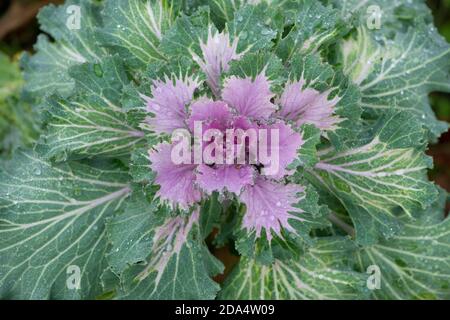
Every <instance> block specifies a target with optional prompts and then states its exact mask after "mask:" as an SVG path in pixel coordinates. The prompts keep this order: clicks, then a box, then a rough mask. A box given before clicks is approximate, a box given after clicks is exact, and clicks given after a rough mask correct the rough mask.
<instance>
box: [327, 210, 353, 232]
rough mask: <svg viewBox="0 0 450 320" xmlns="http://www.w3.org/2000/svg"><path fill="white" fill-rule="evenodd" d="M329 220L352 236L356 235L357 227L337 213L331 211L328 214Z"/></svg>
mask: <svg viewBox="0 0 450 320" xmlns="http://www.w3.org/2000/svg"><path fill="white" fill-rule="evenodd" d="M328 220H330V221H331V222H332V223H334V224H335V225H337V226H338V227H339V228H341V229H342V230H344V231H345V232H347V233H348V234H349V235H350V236H351V237H352V238H354V237H355V229H354V228H353V227H352V226H351V225H349V224H348V223H346V222H345V221H343V220H342V219H341V218H339V217H338V216H337V215H336V214H335V213H333V212H331V213H330V214H329V216H328Z"/></svg>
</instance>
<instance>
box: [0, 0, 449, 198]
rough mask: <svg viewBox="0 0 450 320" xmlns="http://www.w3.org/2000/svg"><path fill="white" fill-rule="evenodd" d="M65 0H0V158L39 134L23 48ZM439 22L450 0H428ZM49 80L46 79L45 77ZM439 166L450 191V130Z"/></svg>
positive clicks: (435, 149)
mask: <svg viewBox="0 0 450 320" xmlns="http://www.w3.org/2000/svg"><path fill="white" fill-rule="evenodd" d="M61 2H62V0H0V159H1V158H2V157H3V158H4V157H6V156H7V155H8V154H10V153H11V152H12V149H13V148H15V147H16V146H21V145H29V144H31V142H32V141H33V140H34V139H35V138H36V137H37V136H38V134H39V133H38V132H39V129H38V128H39V126H38V123H39V121H38V119H39V112H38V111H37V110H38V109H39V108H37V107H33V110H34V111H33V110H32V108H31V106H30V103H27V101H28V100H27V97H24V96H21V95H22V92H21V85H22V78H21V72H20V69H19V58H20V54H21V52H23V50H28V51H32V50H33V44H34V43H35V41H36V37H37V35H38V34H39V26H38V23H37V20H36V14H37V12H38V11H39V8H40V7H42V6H44V5H46V4H48V3H61ZM427 2H428V5H429V6H430V8H431V9H432V10H433V14H434V19H435V24H436V26H437V27H438V28H439V30H440V32H441V34H442V35H443V36H444V37H445V38H446V39H447V41H449V42H450V0H427ZM42 81H45V79H42ZM430 99H431V101H432V104H433V108H434V110H435V112H436V114H437V115H438V117H439V119H441V120H445V121H447V122H450V94H442V93H434V94H432V95H431V96H430ZM429 154H430V155H431V156H433V157H434V160H435V168H434V169H433V170H432V172H431V173H430V176H431V178H432V179H433V180H435V181H436V182H437V183H438V184H439V185H441V186H442V187H444V188H445V189H447V190H448V191H450V132H447V133H446V134H444V135H443V136H442V137H441V139H440V141H439V143H437V144H436V145H433V146H431V147H430V150H429Z"/></svg>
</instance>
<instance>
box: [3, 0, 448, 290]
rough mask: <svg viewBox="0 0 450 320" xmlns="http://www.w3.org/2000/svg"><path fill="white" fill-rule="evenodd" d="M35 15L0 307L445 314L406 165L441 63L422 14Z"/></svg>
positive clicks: (431, 246) (189, 11) (380, 3)
mask: <svg viewBox="0 0 450 320" xmlns="http://www.w3.org/2000/svg"><path fill="white" fill-rule="evenodd" d="M38 18H39V23H40V26H41V29H42V31H43V32H45V34H42V35H40V36H39V39H38V42H37V44H36V46H35V53H33V54H25V55H24V56H23V57H22V60H21V66H22V68H23V71H24V81H25V83H24V88H23V93H22V95H23V96H26V97H27V100H28V101H32V105H33V108H34V109H35V111H36V110H38V111H39V113H40V115H41V118H42V119H41V122H42V125H43V128H42V134H41V136H40V138H39V139H38V140H37V142H36V143H35V144H34V146H33V147H32V148H28V149H26V148H21V149H19V150H17V151H16V152H15V153H14V155H13V158H12V159H11V160H10V161H7V162H5V163H4V165H3V168H2V169H1V171H0V185H1V188H0V297H1V298H2V299H94V298H97V299H216V298H217V299H369V298H374V299H448V298H450V289H449V279H450V254H449V252H450V251H449V247H450V222H449V220H448V219H445V202H446V199H447V193H446V192H445V191H444V190H441V189H439V188H438V187H437V186H435V185H434V184H433V183H432V182H430V181H429V180H428V177H427V171H428V169H430V168H431V167H432V159H431V158H429V157H428V156H426V154H425V150H426V148H427V145H428V144H429V143H432V142H434V141H436V140H437V138H438V137H439V136H440V135H441V134H442V133H443V132H445V131H446V130H447V129H448V125H447V124H446V123H443V122H440V121H438V120H437V119H436V117H435V115H434V113H433V111H432V110H431V108H430V105H429V102H428V94H429V93H430V92H434V91H443V92H450V78H449V70H450V45H449V44H447V43H446V41H445V40H444V39H443V38H442V37H441V36H440V35H439V34H438V32H437V31H436V29H435V28H434V27H433V24H432V16H431V13H430V11H429V9H428V8H427V7H426V5H425V4H424V1H422V0H408V1H406V0H394V1H393V0H389V1H387V0H367V1H360V0H328V1H327V0H322V1H319V0H296V1H290V0H287V1H279V0H272V1H264V0H263V1H241V0H212V1H203V0H190V1H183V0H173V1H168V0H167V1H165V0H164V1H157V0H108V1H94V0H78V1H77V0H72V1H66V3H65V4H64V5H61V6H53V5H50V6H47V7H45V8H44V9H42V10H41V11H40V13H39V16H38ZM218 248H227V250H228V252H229V255H230V256H232V255H234V256H239V259H238V262H237V263H236V264H235V265H230V263H228V260H224V261H220V260H219V259H218V257H217V255H215V253H216V251H217V249H218ZM224 263H225V264H224ZM229 270H231V272H229ZM221 274H224V275H225V276H222V278H223V277H224V278H225V280H224V281H218V278H217V277H216V276H218V275H221Z"/></svg>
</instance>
